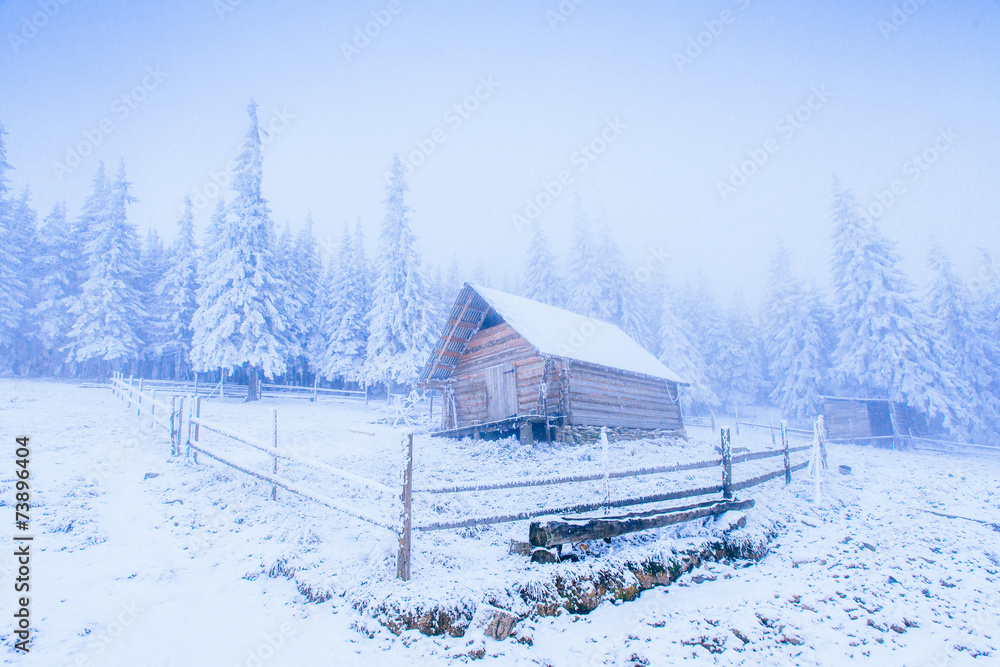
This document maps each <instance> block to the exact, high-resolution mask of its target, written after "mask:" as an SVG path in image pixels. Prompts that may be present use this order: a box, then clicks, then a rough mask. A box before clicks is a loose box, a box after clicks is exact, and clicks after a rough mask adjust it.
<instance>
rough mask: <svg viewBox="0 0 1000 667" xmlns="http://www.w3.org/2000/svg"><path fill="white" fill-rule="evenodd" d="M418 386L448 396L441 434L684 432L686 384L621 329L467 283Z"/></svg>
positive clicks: (528, 436)
mask: <svg viewBox="0 0 1000 667" xmlns="http://www.w3.org/2000/svg"><path fill="white" fill-rule="evenodd" d="M420 384H421V386H424V387H433V388H437V389H441V390H442V392H443V396H444V408H443V410H442V421H441V428H440V430H439V431H437V432H436V434H437V435H442V436H452V437H462V436H466V435H472V436H474V437H480V436H484V435H486V434H509V433H512V432H517V433H518V435H519V437H520V438H521V441H522V442H525V441H531V440H533V439H535V438H542V439H546V440H552V439H556V440H571V439H573V434H574V433H577V434H579V433H582V432H583V431H585V430H586V429H587V428H588V427H601V426H607V427H611V428H613V429H616V433H619V434H625V433H626V431H629V430H634V433H630V435H642V434H649V433H651V432H656V433H669V434H677V435H683V434H684V421H683V416H682V414H681V408H680V401H679V396H678V385H686V384H687V383H686V382H685V381H684V380H682V379H681V378H680V377H678V376H677V375H676V374H675V373H674V372H673V371H671V370H670V369H669V368H667V367H666V366H664V365H663V364H662V363H660V361H659V360H657V359H656V358H655V357H654V356H653V355H652V354H650V353H649V352H647V351H646V350H645V349H643V348H642V346H640V345H639V344H638V343H637V342H635V341H634V340H632V339H631V338H629V337H628V336H627V335H626V334H625V332H623V331H622V330H621V329H619V328H618V327H616V326H614V325H613V324H608V323H607V322H601V321H599V320H595V319H592V318H588V317H584V316H582V315H578V314H576V313H572V312H570V311H568V310H563V309H561V308H555V307H553V306H549V305H546V304H543V303H539V302H537V301H531V300H530V299H525V298H523V297H518V296H514V295H512V294H507V293H505V292H501V291H498V290H495V289H490V288H486V287H480V286H476V285H470V284H468V283H466V285H465V286H464V287H463V288H462V290H461V291H460V292H459V294H458V297H457V299H456V300H455V304H454V306H453V307H452V309H451V312H450V314H449V316H448V321H447V322H446V323H445V326H444V329H443V331H442V332H441V337H440V338H439V339H438V342H437V345H436V347H435V349H434V351H433V352H432V353H431V356H430V359H429V360H428V362H427V365H426V366H425V367H424V369H423V371H422V373H421V376H420Z"/></svg>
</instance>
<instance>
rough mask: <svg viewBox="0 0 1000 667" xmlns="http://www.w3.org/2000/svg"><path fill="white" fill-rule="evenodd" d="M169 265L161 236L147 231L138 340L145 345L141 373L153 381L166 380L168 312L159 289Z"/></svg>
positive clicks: (141, 268) (141, 253) (142, 256)
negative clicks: (140, 339)
mask: <svg viewBox="0 0 1000 667" xmlns="http://www.w3.org/2000/svg"><path fill="white" fill-rule="evenodd" d="M168 262H169V257H168V256H167V250H166V248H165V247H164V245H163V239H162V238H160V234H159V233H158V232H157V231H156V230H155V229H150V230H148V231H147V232H146V238H145V240H144V241H143V242H142V246H141V248H140V251H139V279H138V281H137V282H136V285H137V287H138V289H139V294H140V296H141V299H142V308H143V310H144V311H145V312H146V317H145V319H144V321H143V322H142V323H141V326H140V330H139V337H140V338H142V340H143V342H144V345H143V349H142V352H141V361H140V363H141V365H140V369H139V372H140V373H141V374H142V375H143V376H146V375H147V374H148V376H149V377H153V378H159V377H164V372H163V352H164V346H165V344H166V343H167V342H168V336H167V328H166V319H167V314H168V312H169V309H168V306H167V305H166V304H165V303H163V298H162V296H161V295H160V294H159V293H158V292H157V290H156V286H157V285H159V284H160V281H161V280H163V276H165V275H166V273H167V269H168V268H169V264H168Z"/></svg>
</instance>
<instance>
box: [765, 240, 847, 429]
mask: <svg viewBox="0 0 1000 667" xmlns="http://www.w3.org/2000/svg"><path fill="white" fill-rule="evenodd" d="M825 312H826V307H825V304H824V303H823V301H822V296H821V295H820V294H819V292H818V290H815V288H814V289H812V290H808V291H807V290H806V288H805V285H804V284H803V283H802V282H801V281H800V280H797V279H795V278H794V277H793V276H792V272H791V259H790V255H789V252H788V250H787V249H786V248H785V247H784V246H783V245H779V247H778V250H777V252H776V253H775V254H774V256H773V257H772V258H771V267H770V280H769V285H768V295H767V298H766V300H765V304H764V308H763V313H762V322H761V328H762V331H763V337H764V340H765V341H766V344H765V347H766V350H767V357H768V359H769V366H768V369H769V375H770V378H771V384H770V399H771V401H772V403H774V405H776V406H777V407H779V408H780V409H781V411H782V414H783V415H785V416H786V417H789V418H792V419H804V418H807V417H811V416H813V415H815V414H818V411H819V408H820V398H819V397H820V388H821V386H822V384H823V381H824V378H825V377H826V374H827V372H828V364H827V363H826V359H827V355H828V353H829V351H830V349H831V346H830V343H829V340H828V336H827V334H826V331H825V329H826V327H825V323H824V320H825V319H826V316H825Z"/></svg>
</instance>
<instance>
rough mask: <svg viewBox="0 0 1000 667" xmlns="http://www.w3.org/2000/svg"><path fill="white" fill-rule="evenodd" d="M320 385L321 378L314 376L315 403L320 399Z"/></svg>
mask: <svg viewBox="0 0 1000 667" xmlns="http://www.w3.org/2000/svg"><path fill="white" fill-rule="evenodd" d="M317 387H319V378H313V403H315V402H316V401H317V400H319V392H318V391H317Z"/></svg>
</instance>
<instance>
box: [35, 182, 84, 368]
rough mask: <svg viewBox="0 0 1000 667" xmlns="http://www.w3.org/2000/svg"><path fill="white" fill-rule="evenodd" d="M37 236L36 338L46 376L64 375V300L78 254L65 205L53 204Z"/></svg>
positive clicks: (67, 324)
mask: <svg viewBox="0 0 1000 667" xmlns="http://www.w3.org/2000/svg"><path fill="white" fill-rule="evenodd" d="M38 236H39V240H38V245H39V248H38V254H37V257H38V259H37V266H38V276H39V280H38V296H37V301H36V302H35V306H34V308H33V317H34V320H35V322H37V326H38V329H37V333H36V338H37V341H38V345H39V354H40V355H41V359H42V363H43V364H44V367H45V370H46V372H47V373H49V374H57V375H58V374H62V373H63V372H64V367H63V363H64V360H65V355H63V354H62V353H61V352H60V350H61V349H62V348H63V347H64V346H65V345H66V343H67V335H68V334H69V331H70V329H71V328H72V326H73V317H72V315H71V313H70V312H69V311H68V310H67V309H66V299H67V298H68V296H69V294H70V292H71V290H72V285H73V280H74V278H75V276H74V275H73V273H72V263H73V260H74V258H75V257H76V255H77V254H78V250H77V248H76V243H75V242H74V239H73V237H72V233H71V231H70V226H69V222H68V221H67V220H66V204H65V202H61V203H57V204H53V206H52V210H51V211H50V212H49V214H48V215H47V216H45V219H44V220H43V221H42V226H41V229H40V230H39V235H38Z"/></svg>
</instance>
